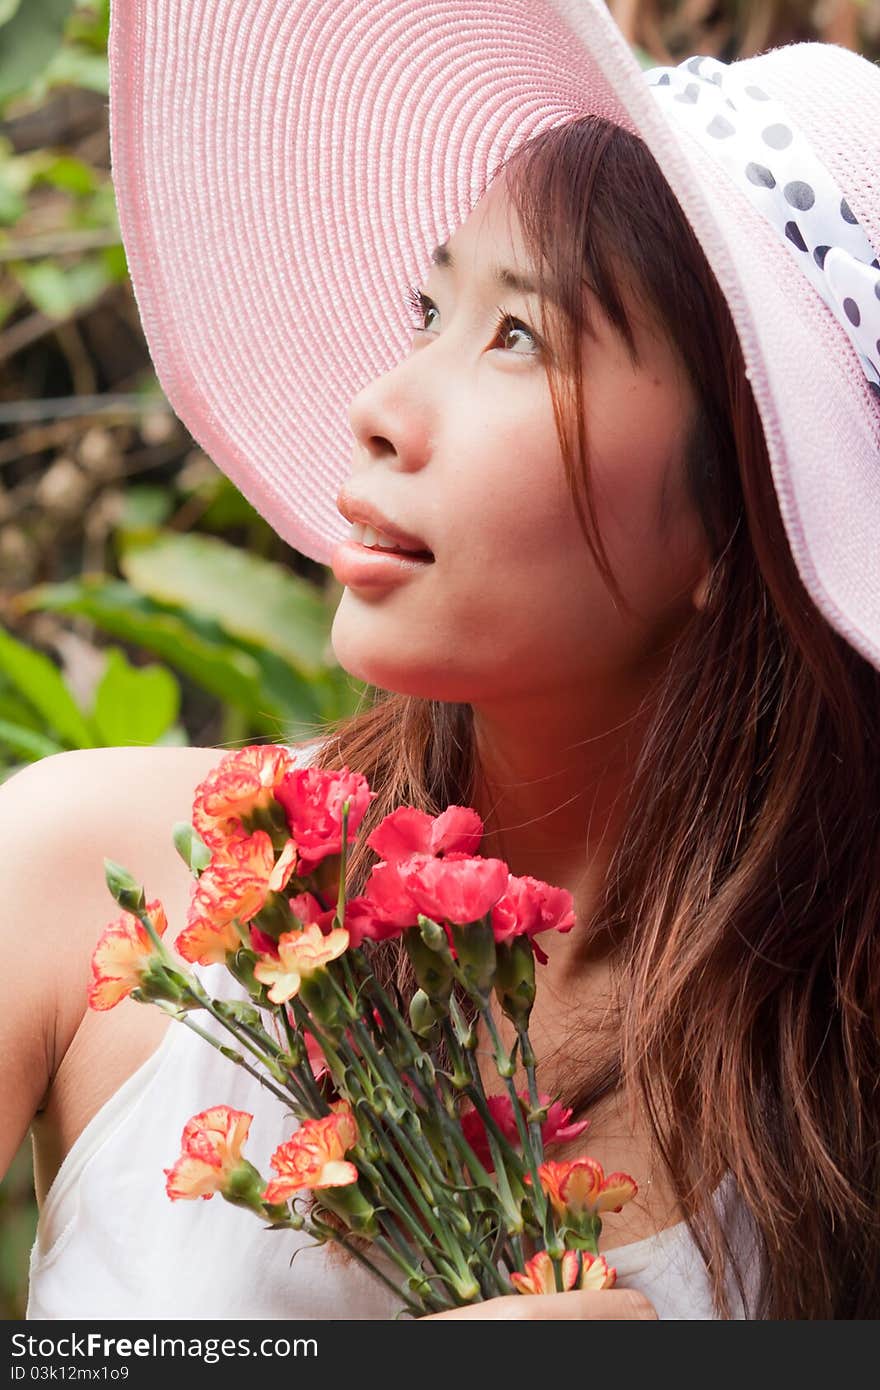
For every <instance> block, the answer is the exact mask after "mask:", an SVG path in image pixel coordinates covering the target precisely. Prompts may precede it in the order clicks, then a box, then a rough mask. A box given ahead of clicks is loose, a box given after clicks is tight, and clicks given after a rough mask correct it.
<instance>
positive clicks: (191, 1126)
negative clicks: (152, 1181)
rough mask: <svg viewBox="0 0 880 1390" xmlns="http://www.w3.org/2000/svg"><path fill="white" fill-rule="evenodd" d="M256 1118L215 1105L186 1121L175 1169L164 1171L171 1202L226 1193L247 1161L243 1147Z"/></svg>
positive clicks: (166, 1188)
mask: <svg viewBox="0 0 880 1390" xmlns="http://www.w3.org/2000/svg"><path fill="white" fill-rule="evenodd" d="M253 1118H254V1117H253V1115H249V1114H248V1113H247V1111H245V1110H233V1109H232V1108H231V1107H230V1106H228V1105H215V1106H213V1107H212V1108H211V1109H210V1110H203V1111H202V1112H201V1114H199V1115H194V1116H193V1117H192V1119H191V1120H187V1122H186V1125H185V1126H184V1130H183V1136H182V1138H181V1154H180V1157H179V1158H178V1160H177V1162H176V1163H175V1164H174V1166H173V1167H172V1168H166V1169H164V1172H165V1177H166V1179H167V1181H166V1183H165V1191H166V1192H167V1193H168V1196H169V1197H170V1198H171V1199H172V1201H178V1200H180V1199H181V1198H186V1199H188V1200H192V1199H194V1198H196V1197H204V1198H206V1199H207V1198H208V1197H213V1195H214V1193H215V1192H223V1191H224V1189H225V1188H227V1187H228V1186H229V1183H230V1179H231V1178H232V1175H233V1174H234V1173H235V1172H236V1170H237V1169H239V1168H241V1167H242V1166H243V1165H244V1164H245V1162H246V1160H245V1159H243V1158H242V1153H241V1149H242V1145H243V1144H244V1141H245V1140H246V1139H247V1137H248V1132H249V1130H250V1127H251V1121H252V1119H253Z"/></svg>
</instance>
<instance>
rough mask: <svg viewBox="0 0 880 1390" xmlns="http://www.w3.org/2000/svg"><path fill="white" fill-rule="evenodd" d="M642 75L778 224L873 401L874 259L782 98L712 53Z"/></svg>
mask: <svg viewBox="0 0 880 1390" xmlns="http://www.w3.org/2000/svg"><path fill="white" fill-rule="evenodd" d="M644 76H645V78H646V80H647V82H648V85H649V86H650V88H651V90H652V92H653V93H654V96H655V97H656V98H657V100H658V102H659V103H660V104H661V106H662V107H663V109H664V111H666V113H667V114H668V115H669V116H671V117H672V119H673V120H675V121H677V122H679V124H680V125H681V126H682V128H683V129H685V130H687V131H689V132H690V134H691V135H693V136H694V137H695V138H696V139H697V140H699V142H700V144H701V145H702V146H703V147H704V148H705V149H706V150H707V151H708V152H709V153H710V154H711V155H712V156H713V158H714V159H716V160H717V162H718V163H719V164H720V165H721V166H722V167H723V168H724V169H726V170H727V172H728V174H729V175H730V176H731V178H733V179H734V180H735V182H736V184H737V186H738V187H739V188H741V189H742V190H743V192H744V193H745V194H746V195H747V196H748V198H749V199H750V201H751V202H752V204H753V205H754V206H755V207H756V208H757V209H758V211H759V212H761V213H762V214H763V215H764V216H765V217H766V218H767V220H768V222H770V223H771V224H772V225H773V226H774V227H775V228H776V230H777V231H778V233H779V235H780V237H782V239H783V240H784V242H785V244H786V246H787V247H788V248H789V250H790V251H791V254H792V255H793V256H794V257H795V259H796V261H797V263H798V265H799V266H800V268H801V270H802V271H803V272H804V274H805V275H806V277H807V279H808V280H809V282H810V284H811V285H812V286H813V288H814V289H815V290H817V292H818V293H819V294H820V295H821V296H822V299H823V300H824V301H825V303H826V304H827V305H828V308H829V309H830V310H831V312H832V313H833V314H834V316H835V317H836V318H837V319H838V320H839V321H840V323H841V325H842V326H843V328H844V329H845V330H846V332H847V334H848V336H849V339H850V341H851V342H852V345H853V347H854V348H855V350H856V352H857V353H858V357H859V362H860V363H861V366H862V370H863V371H864V373H865V376H866V377H867V378H868V383H869V385H870V386H871V388H872V390H873V391H874V393H875V395H876V396H877V398H878V399H880V260H878V259H877V253H876V251H875V250H874V247H873V246H872V245H871V243H870V241H869V240H868V237H867V235H866V234H865V231H864V229H863V227H862V226H861V223H860V222H859V221H858V218H857V217H856V216H855V214H854V213H853V211H852V209H851V208H850V206H849V204H848V203H847V201H846V198H845V197H844V195H843V192H842V190H841V189H840V187H839V185H838V184H837V182H836V180H835V179H834V177H833V175H832V174H831V172H830V171H829V169H828V168H827V167H826V166H825V164H824V163H823V162H822V161H821V160H820V159H819V157H818V155H817V154H816V152H815V150H814V149H813V147H812V145H811V144H810V142H809V140H808V139H807V137H806V136H805V135H804V133H803V131H802V130H801V129H800V128H799V127H798V126H797V125H796V123H795V122H794V121H793V120H792V119H791V117H790V116H789V115H788V113H787V111H786V110H785V107H784V106H783V105H782V103H781V102H778V101H774V100H773V99H772V97H770V96H768V95H767V93H766V92H765V91H763V90H762V89H761V88H760V87H758V86H756V85H755V84H754V83H750V82H746V81H745V80H744V79H743V78H742V77H741V76H740V75H739V74H738V73H734V72H733V71H732V70H731V67H730V65H729V64H727V63H724V62H722V61H721V60H720V59H718V58H712V57H709V56H706V55H703V56H696V57H693V58H687V59H685V61H684V62H682V63H679V65H678V66H677V67H654V68H647V69H645V72H644Z"/></svg>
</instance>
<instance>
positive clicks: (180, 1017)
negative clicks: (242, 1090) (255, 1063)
mask: <svg viewBox="0 0 880 1390" xmlns="http://www.w3.org/2000/svg"><path fill="white" fill-rule="evenodd" d="M152 1002H153V1003H155V1005H156V1007H157V1008H159V1009H161V1010H162V1012H163V1013H164V1014H168V1016H169V1017H170V1018H173V1019H176V1020H177V1022H178V1023H183V1024H184V1025H185V1026H186V1027H187V1028H189V1029H190V1031H191V1032H193V1033H198V1035H199V1037H200V1038H204V1039H205V1041H206V1042H209V1043H210V1044H211V1046H212V1047H215V1048H216V1049H217V1051H218V1052H221V1053H222V1054H223V1056H224V1057H228V1058H229V1059H230V1061H233V1062H235V1064H236V1066H239V1067H244V1070H245V1071H246V1072H248V1073H249V1074H250V1075H251V1076H253V1077H254V1078H255V1079H256V1080H257V1081H259V1083H260V1085H261V1086H265V1088H266V1090H267V1091H271V1092H272V1094H273V1096H277V1098H278V1099H279V1100H283V1101H284V1104H285V1106H288V1107H289V1106H290V1096H289V1095H285V1094H284V1092H283V1091H281V1090H279V1089H278V1087H277V1086H274V1085H273V1084H272V1082H271V1081H270V1080H269V1079H268V1077H265V1076H262V1075H261V1074H260V1072H258V1071H257V1069H256V1067H252V1066H251V1064H250V1062H246V1061H245V1059H244V1057H242V1056H241V1055H240V1054H238V1055H235V1054H233V1052H232V1051H231V1049H229V1048H228V1047H225V1046H224V1044H223V1043H221V1042H218V1040H217V1039H216V1038H215V1037H213V1035H212V1034H211V1033H209V1032H207V1030H206V1029H204V1028H200V1027H199V1025H198V1024H197V1023H195V1022H194V1021H193V1020H192V1019H191V1018H190V1016H189V1014H188V1013H181V1012H180V1010H179V1009H177V1008H175V1006H174V1005H173V1004H166V1003H164V1002H163V1001H162V1000H159V999H157V1000H153V1001H152Z"/></svg>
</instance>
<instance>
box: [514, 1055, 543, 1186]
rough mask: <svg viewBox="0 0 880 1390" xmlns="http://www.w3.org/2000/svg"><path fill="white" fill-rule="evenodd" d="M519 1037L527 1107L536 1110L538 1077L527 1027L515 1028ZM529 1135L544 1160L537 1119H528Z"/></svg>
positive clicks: (540, 1161) (538, 1154)
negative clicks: (526, 1080)
mask: <svg viewBox="0 0 880 1390" xmlns="http://www.w3.org/2000/svg"><path fill="white" fill-rule="evenodd" d="M516 1033H517V1037H518V1038H519V1055H520V1057H522V1060H523V1066H524V1067H525V1069H526V1077H527V1078H528V1083H529V1108H530V1109H531V1110H537V1109H538V1108H539V1107H540V1100H539V1097H538V1078H537V1075H536V1073H535V1054H534V1051H533V1049H532V1043H531V1039H530V1038H529V1034H528V1029H527V1028H517V1030H516ZM529 1136H530V1138H531V1141H532V1146H533V1148H534V1151H535V1153H536V1155H537V1158H538V1162H539V1163H543V1162H544V1135H543V1134H542V1132H541V1125H540V1123H539V1122H538V1121H537V1120H530V1121H529Z"/></svg>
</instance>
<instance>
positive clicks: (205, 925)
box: [175, 830, 296, 965]
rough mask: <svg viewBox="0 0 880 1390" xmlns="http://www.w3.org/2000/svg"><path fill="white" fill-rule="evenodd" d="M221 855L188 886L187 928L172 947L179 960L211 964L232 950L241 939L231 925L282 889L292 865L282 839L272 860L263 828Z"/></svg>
mask: <svg viewBox="0 0 880 1390" xmlns="http://www.w3.org/2000/svg"><path fill="white" fill-rule="evenodd" d="M227 850H228V855H227V857H225V858H224V857H215V858H214V859H213V860H212V861H211V863H210V864H209V865H208V867H207V868H206V869H205V870H204V872H203V873H202V874H201V876H200V878H199V880H198V882H197V884H196V885H195V887H194V890H193V895H192V898H191V900H190V905H189V912H188V914H187V925H186V926H185V927H184V929H183V931H182V932H181V933H180V935H179V936H178V938H177V941H176V943H175V944H176V946H177V949H178V951H179V952H180V954H181V955H182V956H183V958H184V960H189V961H199V962H200V963H201V964H202V965H211V964H213V963H214V962H215V961H222V960H224V959H225V957H226V953H227V952H228V951H235V950H237V949H238V947H239V946H240V945H241V939H240V937H239V934H238V931H237V930H236V928H235V926H234V923H235V922H236V921H239V922H249V921H250V920H251V918H253V917H255V916H256V915H257V913H258V912H260V911H261V910H262V908H263V907H265V905H266V900H267V898H268V896H269V894H270V893H278V892H280V891H281V889H282V888H284V886H285V884H286V883H287V881H288V879H289V878H290V875H291V873H292V872H293V869H294V866H295V863H296V845H295V844H294V842H293V840H288V841H287V843H286V844H285V846H284V848H283V850H282V851H281V854H280V855H279V857H278V859H277V861H276V859H275V851H274V849H273V848H272V841H271V839H270V838H269V836H268V835H267V834H266V832H265V830H256V831H255V832H254V833H253V835H248V836H246V837H244V838H242V839H238V840H233V841H231V842H230V843H229V845H228V847H227Z"/></svg>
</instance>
